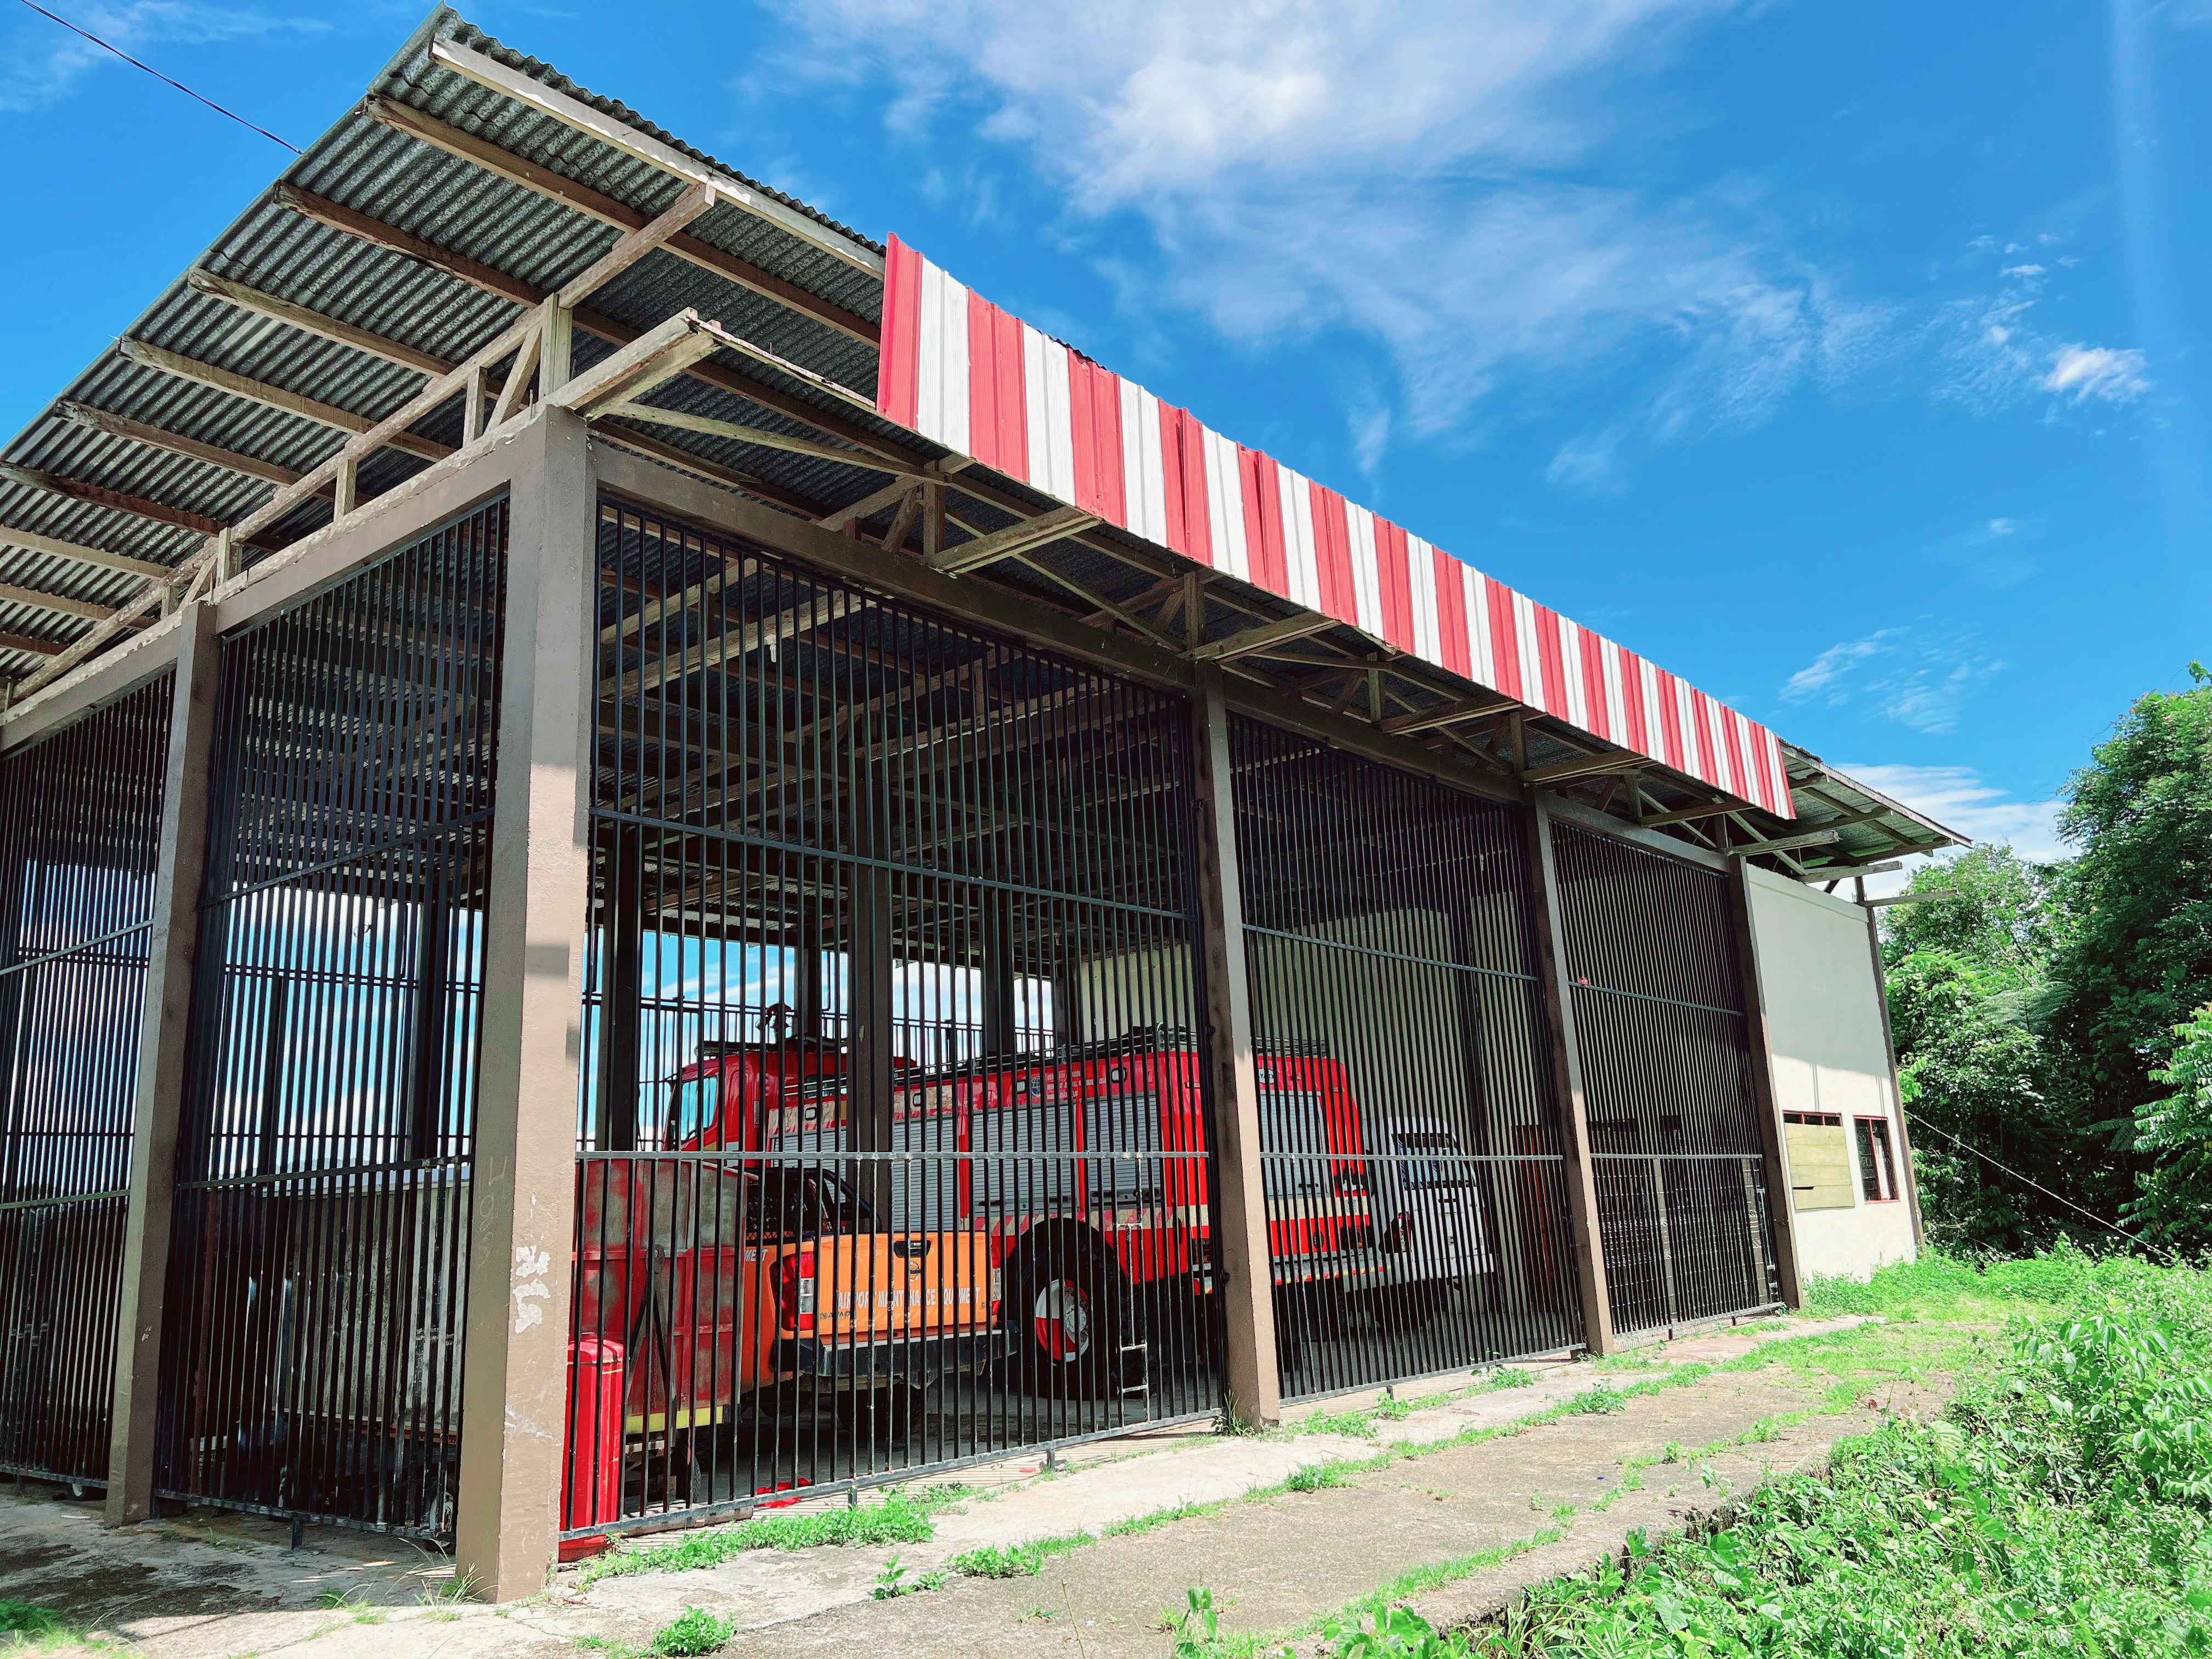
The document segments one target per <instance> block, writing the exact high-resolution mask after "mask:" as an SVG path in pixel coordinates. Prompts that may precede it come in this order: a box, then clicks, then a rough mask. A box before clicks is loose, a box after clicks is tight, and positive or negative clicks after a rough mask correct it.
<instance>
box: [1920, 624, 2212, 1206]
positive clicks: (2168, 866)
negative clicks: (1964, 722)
mask: <svg viewBox="0 0 2212 1659" xmlns="http://www.w3.org/2000/svg"><path fill="white" fill-rule="evenodd" d="M2190 678H2191V682H2192V684H2191V687H2190V689H2188V690H2184V691H2181V692H2178V693H2163V692H2153V693H2151V694H2150V695H2148V696H2145V697H2142V698H2141V699H2140V700H2138V701H2137V702H2136V704H2135V705H2134V707H2133V708H2130V710H2129V711H2128V713H2127V714H2126V715H2125V716H2124V717H2123V718H2122V720H2120V721H2119V722H2118V725H2117V726H2115V727H2114V729H2113V732H2112V736H2111V737H2110V738H2107V739H2106V741H2105V742H2103V743H2100V744H2098V745H2097V747H2096V749H2095V750H2093V753H2092V756H2091V759H2090V763H2089V764H2088V765H2087V766H2085V767H2083V768H2082V769H2081V770H2080V771H2079V772H2077V773H2075V775H2074V776H2073V778H2072V779H2071V780H2070V781H2069V783H2068V786H2067V805H2066V810H2065V811H2064V813H2063V815H2062V816H2061V817H2060V820H2059V828H2060V830H2061V833H2062V834H2063V835H2064V836H2066V837H2067V839H2068V840H2069V841H2070V842H2073V843H2074V844H2075V845H2076V846H2078V847H2079V848H2081V852H2080V854H2079V856H2077V857H2075V858H2073V859H2070V860H2063V861H2062V862H2060V863H2057V864H2055V865H2050V866H2039V865H2036V864H2033V863H2030V862H2028V861H2027V860H2022V859H2021V858H2019V857H2018V856H2016V855H2015V854H2014V853H2013V852H2012V851H2011V849H2010V848H2002V847H1999V848H1973V849H1972V850H1971V851H1969V852H1968V853H1966V854H1964V855H1963V856H1961V857H1960V858H1958V859H1956V860H1952V861H1951V862H1949V863H1947V864H1944V865H1941V866H1936V867H1935V868H1932V869H1926V870H1923V871H1921V872H1918V873H1917V875H1916V876H1915V877H1914V878H1913V882H1912V886H1911V890H1912V891H1914V892H1917V893H1923V894H1935V895H1937V896H1935V897H1931V898H1928V899H1925V900H1923V901H1922V902H1917V903H1913V904H1909V905H1900V906H1898V907H1897V908H1894V909H1893V910H1891V911H1890V912H1889V913H1888V915H1887V917H1886V918H1885V919H1884V920H1885V928H1884V933H1885V938H1884V943H1883V948H1882V957H1883V962H1884V964H1885V967H1886V969H1887V981H1888V993H1889V1001H1890V1011H1891V1013H1890V1017H1891V1023H1892V1026H1893V1030H1894V1032H1895V1035H1896V1038H1897V1048H1898V1063H1899V1084H1900V1086H1901V1088H1902V1090H1903V1092H1904V1096H1905V1104H1906V1105H1907V1106H1908V1107H1909V1108H1910V1109H1911V1111H1912V1112H1913V1114H1914V1115H1915V1117H1916V1118H1917V1120H1918V1121H1919V1130H1920V1132H1919V1133H1916V1135H1915V1142H1914V1147H1913V1152H1914V1158H1915V1162H1916V1167H1917V1169H1918V1170H1919V1174H1920V1182H1921V1194H1922V1200H1923V1211H1924V1212H1925V1214H1926V1216H1927V1219H1928V1222H1929V1226H1930V1228H1931V1229H1932V1230H1933V1231H1935V1232H1936V1235H1937V1236H1938V1237H1942V1238H1945V1239H1948V1240H1950V1241H1953V1242H1955V1243H1961V1244H1975V1245H1983V1246H1987V1247H1990V1248H1995V1249H2019V1248H2021V1247H2023V1246H2026V1245H2029V1244H2032V1243H2038V1242H2041V1241H2043V1240H2045V1239H2048V1238H2049V1237H2051V1236H2052V1235H2053V1234H2055V1233H2057V1232H2058V1231H2061V1230H2063V1229H2064V1228H2067V1227H2069V1226H2072V1225H2078V1223H2079V1220H2080V1218H2079V1217H2078V1216H2077V1215H2076V1214H2075V1212H2072V1211H2070V1210H2069V1209H2068V1208H2067V1207H2066V1206H2064V1205H2063V1204H2060V1203H2058V1202H2057V1201H2055V1200H2052V1199H2050V1198H2048V1197H2045V1196H2042V1195H2040V1194H2037V1193H2036V1192H2035V1191H2034V1190H2033V1188H2031V1187H2028V1186H2027V1185H2025V1184H2023V1183H2022V1182H2018V1181H2016V1180H2014V1179H2013V1178H2011V1177H2009V1176H2005V1175H2002V1174H2001V1173H1999V1172H1998V1171H1997V1170H1994V1169H1991V1168H1990V1166H1989V1165H1988V1164H1984V1163H1983V1162H1982V1161H1981V1159H1980V1158H1976V1157H1975V1156H1973V1154H1972V1152H1966V1151H1964V1150H1961V1149H1960V1146H1958V1145H1957V1144H1955V1143H1954V1140H1953V1139H1951V1138H1952V1137H1955V1138H1956V1142H1963V1143H1964V1144H1965V1146H1967V1147H1971V1148H1972V1149H1973V1150H1974V1152H1981V1153H1984V1154H1986V1155H1987V1156H1988V1157H1989V1158H1995V1159H1996V1160H1998V1161H1999V1162H2000V1163H2002V1164H2006V1165H2008V1166H2009V1167H2010V1168H2011V1169H2014V1170H2018V1171H2020V1172H2021V1174H2023V1175H2026V1176H2028V1177H2030V1179H2031V1180H2033V1182H2036V1183H2038V1184H2039V1185H2041V1186H2044V1187H2046V1188H2051V1189H2052V1190H2053V1191H2054V1192H2056V1193H2058V1194H2063V1195H2064V1197H2065V1198H2067V1199H2069V1200H2072V1201H2073V1202H2074V1203H2076V1204H2080V1205H2082V1206H2086V1207H2087V1208H2089V1209H2091V1210H2093V1212H2096V1213H2098V1214H2100V1215H2103V1216H2106V1217H2112V1218H2118V1217H2119V1216H2120V1215H2121V1214H2122V1213H2123V1211H2124V1212H2125V1213H2126V1214H2127V1215H2129V1216H2130V1217H2132V1218H2134V1219H2135V1220H2136V1221H2137V1222H2139V1223H2141V1224H2142V1225H2145V1226H2147V1227H2148V1228H2150V1229H2151V1230H2153V1231H2154V1233H2155V1234H2156V1235H2157V1236H2158V1237H2159V1238H2160V1240H2161V1241H2162V1242H2165V1243H2170V1244H2188V1245H2201V1244H2206V1243H2212V1104H2208V1103H2207V1096H2206V1092H2205V1086H2206V1085H2205V1084H2204V1079H2205V1078H2206V1077H2207V1076H2208V1075H2212V1034H2206V1032H2205V1030H2204V1028H2205V1022H2206V1019H2207V1016H2206V1014H2205V1013H2204V1012H2203V1010H2204V1008H2205V1006H2206V1005H2207V1004H2212V673H2208V671H2206V670H2205V669H2204V668H2203V665H2200V664H2194V663H2192V664H2191V665H2190ZM2191 1010H2197V1011H2198V1012H2197V1015H2196V1017H2195V1018H2191ZM2161 1085H2164V1086H2163V1087H2161ZM2168 1089H2179V1093H2178V1094H2169V1093H2167V1092H2166V1091H2167V1090H2168ZM2130 1194H2135V1196H2134V1198H2133V1201H2132V1202H2130Z"/></svg>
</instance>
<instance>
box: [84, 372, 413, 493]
mask: <svg viewBox="0 0 2212 1659" xmlns="http://www.w3.org/2000/svg"><path fill="white" fill-rule="evenodd" d="M116 344H117V349H118V350H120V351H121V352H122V353H123V355H124V356H125V357H127V358H129V359H130V360H131V362H134V363H137V364H138V365H139V366H140V367H141V368H150V369H153V370H155V372H156V373H158V374H169V375H173V376H175V377H176V378H177V379H179V380H190V381H191V382H192V383H193V384H194V385H196V386H207V387H210V389H212V390H214V391H216V392H228V393H229V394H230V395H231V396H232V397H234V398H244V399H246V401H247V402H248V403H256V404H260V405H261V406H262V407H263V408H264V409H273V410H277V411H278V412H279V413H282V414H285V415H290V416H296V417H297V418H298V419H300V420H303V421H310V422H313V423H314V424H315V425H317V426H326V427H329V428H331V429H332V430H333V431H337V432H344V433H349V434H351V435H354V436H356V437H358V436H360V435H362V434H363V433H365V432H368V430H370V429H371V428H374V426H376V425H377V422H375V421H374V420H372V419H371V418H370V417H369V416H366V415H356V414H355V413H354V412H353V410H349V409H340V408H338V407H337V405H336V404H325V403H320V402H318V401H317V400H316V399H315V398H309V397H306V396H303V395H302V394H301V393H300V392H287V391H285V390H284V388H283V387H282V386H270V385H269V384H268V383H267V382H266V381H263V380H253V379H252V378H251V377H249V376H247V375H244V374H234V373H233V372H232V371H231V370H229V369H227V368H216V366H215V365H214V364H213V363H204V362H200V361H199V360H198V359H197V358H195V357H187V356H184V355H182V354H181V353H179V352H174V351H169V350H165V349H163V348H161V347H160V346H157V345H153V344H150V343H148V342H146V341H144V340H141V339H137V338H135V337H131V336H128V335H126V336H125V337H124V338H122V339H121V340H119V341H118V342H117V343H116ZM417 418H419V416H418V417H417ZM387 441H388V442H389V443H390V444H391V446H392V448H394V449H398V450H402V451H404V452H405V453H407V454H410V455H413V456H415V457H416V458H418V459H422V460H426V461H441V460H443V459H446V457H447V456H448V455H450V454H452V453H453V451H452V450H451V449H450V448H448V447H447V446H446V445H444V444H441V443H439V442H437V441H435V440H433V439H429V438H424V437H419V436H417V435H416V434H414V433H412V432H405V431H401V432H396V433H393V434H392V435H391V436H390V438H389V439H388V440H387ZM310 476H313V475H312V474H311V475H310ZM295 487H296V486H295Z"/></svg>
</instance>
